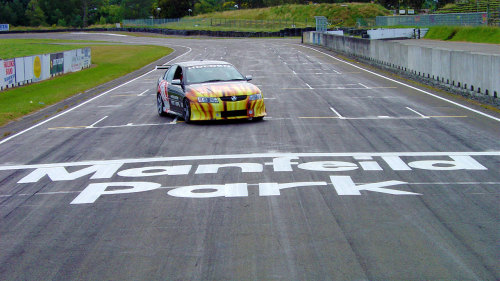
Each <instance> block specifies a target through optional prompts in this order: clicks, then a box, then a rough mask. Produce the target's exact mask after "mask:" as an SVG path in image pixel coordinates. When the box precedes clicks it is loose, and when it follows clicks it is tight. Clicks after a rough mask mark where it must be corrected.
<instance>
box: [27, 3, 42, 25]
mask: <svg viewBox="0 0 500 281" xmlns="http://www.w3.org/2000/svg"><path fill="white" fill-rule="evenodd" d="M25 15H26V17H27V18H28V20H29V24H30V25H31V26H40V25H46V24H47V23H46V22H45V20H46V16H45V13H44V12H43V10H42V8H40V4H39V2H38V0H31V1H30V2H29V3H28V7H27V8H26V13H25Z"/></svg>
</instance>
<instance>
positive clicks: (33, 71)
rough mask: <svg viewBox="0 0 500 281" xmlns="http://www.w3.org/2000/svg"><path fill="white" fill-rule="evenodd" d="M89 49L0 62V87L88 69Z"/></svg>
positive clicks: (13, 85)
mask: <svg viewBox="0 0 500 281" xmlns="http://www.w3.org/2000/svg"><path fill="white" fill-rule="evenodd" d="M90 64H91V50H90V48H83V49H77V50H72V51H67V52H64V53H54V54H43V55H35V56H28V57H20V58H14V59H8V60H0V87H1V89H2V90H3V89H4V88H7V87H15V86H18V85H23V84H25V83H31V82H38V81H42V80H46V79H49V78H50V77H52V76H54V75H59V74H63V73H68V72H75V71H80V70H82V69H83V68H87V67H90Z"/></svg>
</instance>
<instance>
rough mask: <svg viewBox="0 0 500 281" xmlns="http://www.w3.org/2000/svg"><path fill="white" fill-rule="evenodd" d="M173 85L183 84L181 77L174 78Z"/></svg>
mask: <svg viewBox="0 0 500 281" xmlns="http://www.w3.org/2000/svg"><path fill="white" fill-rule="evenodd" d="M172 85H177V86H180V85H182V83H181V79H174V80H172Z"/></svg>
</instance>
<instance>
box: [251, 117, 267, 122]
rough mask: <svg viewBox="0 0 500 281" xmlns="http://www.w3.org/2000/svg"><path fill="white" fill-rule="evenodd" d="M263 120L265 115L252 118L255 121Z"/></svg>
mask: <svg viewBox="0 0 500 281" xmlns="http://www.w3.org/2000/svg"><path fill="white" fill-rule="evenodd" d="M262 120H264V116H259V117H253V118H252V121H254V122H260V121H262Z"/></svg>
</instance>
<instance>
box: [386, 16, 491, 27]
mask: <svg viewBox="0 0 500 281" xmlns="http://www.w3.org/2000/svg"><path fill="white" fill-rule="evenodd" d="M487 24H488V13H461V14H432V15H416V16H387V17H377V18H376V25H377V26H435V25H455V26H457V25H467V26H477V25H487Z"/></svg>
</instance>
